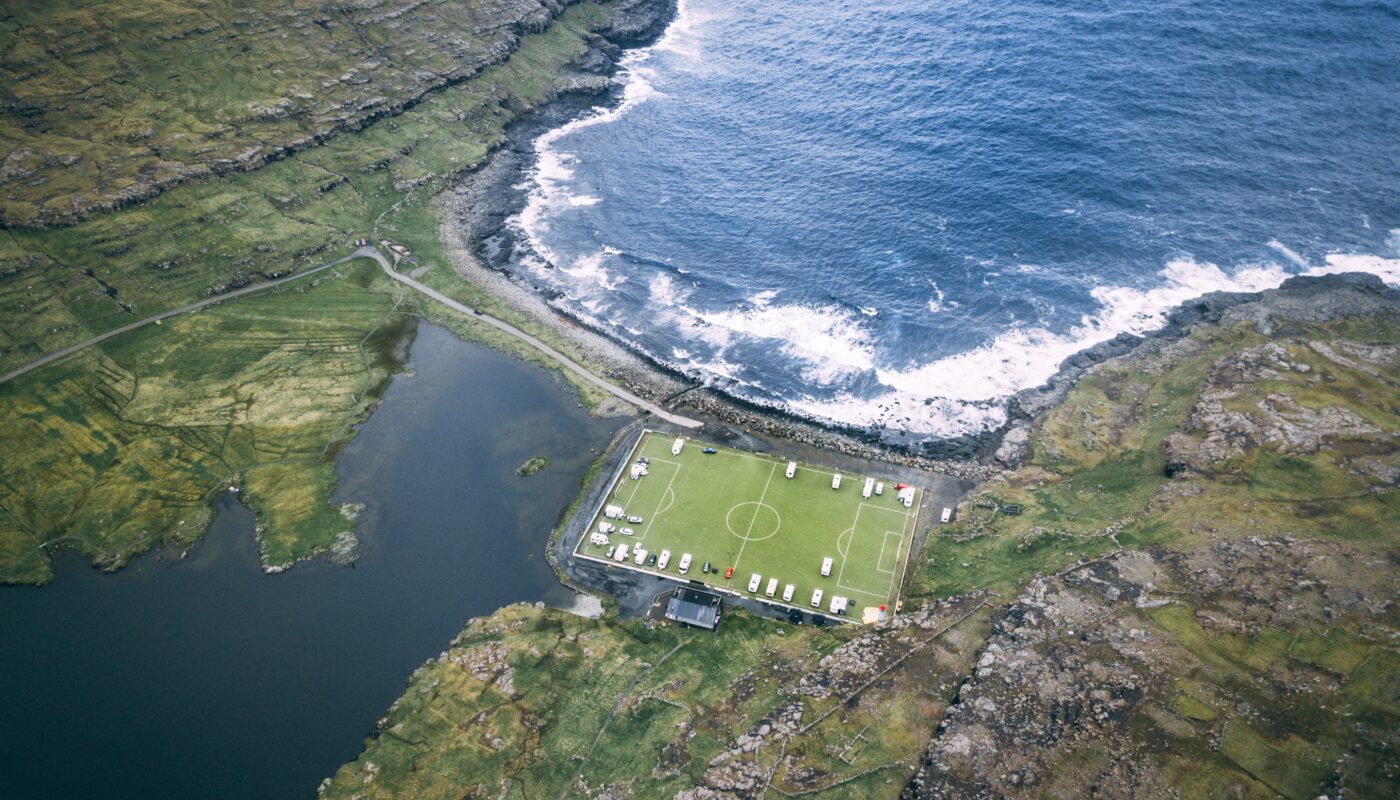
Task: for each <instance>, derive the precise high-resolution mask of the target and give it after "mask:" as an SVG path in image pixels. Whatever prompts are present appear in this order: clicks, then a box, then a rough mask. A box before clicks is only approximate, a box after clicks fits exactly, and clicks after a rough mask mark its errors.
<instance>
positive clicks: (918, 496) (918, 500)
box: [890, 489, 928, 610]
mask: <svg viewBox="0 0 1400 800" xmlns="http://www.w3.org/2000/svg"><path fill="white" fill-rule="evenodd" d="M923 507H924V490H923V489H919V490H918V491H917V492H915V493H914V511H913V513H911V514H910V515H909V517H910V518H909V519H908V520H907V521H906V522H905V525H904V530H905V535H907V536H908V537H909V546H908V547H906V548H905V549H904V566H903V567H901V568H900V570H899V578H900V582H899V593H898V594H896V595H895V596H894V597H891V598H890V609H891V610H893V609H894V607H895V606H897V605H899V596H900V595H901V594H903V593H904V573H906V572H908V571H909V559H911V558H913V557H914V534H915V533H916V532H917V531H918V529H919V510H920V509H922V508H923ZM924 546H925V547H927V546H928V545H927V544H925V545H924Z"/></svg>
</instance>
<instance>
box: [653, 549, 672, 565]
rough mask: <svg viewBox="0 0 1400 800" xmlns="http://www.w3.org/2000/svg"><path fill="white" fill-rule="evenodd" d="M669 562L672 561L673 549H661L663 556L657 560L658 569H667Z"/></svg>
mask: <svg viewBox="0 0 1400 800" xmlns="http://www.w3.org/2000/svg"><path fill="white" fill-rule="evenodd" d="M669 563H671V551H670V550H662V551H661V558H660V559H658V560H657V562H656V567H657V569H666V565H667V564H669Z"/></svg>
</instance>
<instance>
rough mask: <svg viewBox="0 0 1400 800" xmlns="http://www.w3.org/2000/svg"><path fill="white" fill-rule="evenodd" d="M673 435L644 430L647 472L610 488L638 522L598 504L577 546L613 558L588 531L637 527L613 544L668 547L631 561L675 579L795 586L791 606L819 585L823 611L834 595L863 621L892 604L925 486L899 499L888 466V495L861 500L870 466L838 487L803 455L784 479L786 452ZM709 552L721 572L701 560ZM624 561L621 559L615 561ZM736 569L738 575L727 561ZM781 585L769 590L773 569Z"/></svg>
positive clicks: (761, 592) (763, 592)
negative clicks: (653, 561)
mask: <svg viewBox="0 0 1400 800" xmlns="http://www.w3.org/2000/svg"><path fill="white" fill-rule="evenodd" d="M674 441H675V439H674V437H671V436H666V435H663V434H659V433H653V432H650V431H648V432H646V433H644V434H642V437H641V440H640V441H639V442H638V443H637V445H636V447H635V449H634V450H633V452H632V454H631V455H630V456H629V458H628V462H627V463H628V465H629V466H630V465H631V464H633V463H636V461H637V460H638V459H639V458H641V457H646V458H647V459H648V461H649V462H650V463H649V465H648V470H649V471H648V474H647V475H646V476H644V477H642V478H639V479H636V480H634V479H632V478H630V477H629V475H628V469H627V467H624V469H623V472H622V474H621V475H620V476H619V477H618V479H617V481H616V483H615V484H614V485H613V486H612V487H611V488H610V490H609V492H608V499H607V501H606V503H605V505H618V506H621V507H622V508H623V509H625V511H626V513H627V514H628V515H635V516H639V517H641V518H642V522H640V523H629V522H627V521H626V520H625V519H623V520H608V519H605V518H604V516H603V510H602V509H599V510H598V512H597V513H596V516H595V518H594V519H592V520H591V521H590V522H589V527H588V533H586V534H584V535H583V537H581V539H580V541H579V544H578V546H577V548H576V551H575V552H576V553H578V554H580V555H583V556H589V557H593V558H599V559H602V558H605V557H606V553H607V550H608V546H605V545H599V544H593V543H591V542H590V541H589V534H591V533H593V532H596V531H598V530H599V525H600V524H601V523H603V522H610V523H612V524H613V525H615V526H617V527H618V528H619V529H622V528H630V529H632V530H634V531H635V534H634V535H632V536H625V535H620V533H617V532H614V533H612V534H610V535H609V537H608V538H609V539H610V540H611V542H610V544H611V545H622V544H626V545H628V548H629V550H633V551H635V548H636V547H638V546H640V547H643V548H645V549H646V550H647V551H648V553H650V554H657V555H659V554H660V553H661V552H662V551H663V550H669V551H670V552H671V558H670V563H669V564H668V565H667V568H666V569H665V570H660V569H658V568H657V567H647V566H645V564H643V565H642V566H641V567H638V565H637V564H636V563H635V561H634V559H633V558H632V557H631V556H630V555H629V557H628V559H627V562H626V565H627V566H628V567H631V568H634V569H638V568H639V569H644V570H646V571H648V572H653V573H656V574H661V575H665V576H667V577H670V578H675V579H677V580H685V579H689V580H698V581H703V582H704V583H706V584H709V585H711V586H716V587H720V588H724V589H729V590H732V591H735V592H738V593H740V594H742V595H744V596H746V597H758V598H761V599H765V600H771V601H773V602H778V603H781V602H782V598H783V593H784V589H785V587H786V586H787V584H793V585H794V587H795V589H794V592H793V595H792V601H791V602H790V603H787V604H786V605H790V606H794V607H797V608H803V609H805V610H808V611H811V610H814V609H813V608H812V606H811V600H812V593H813V590H815V589H821V590H822V593H823V598H822V604H821V609H822V611H824V612H828V611H829V610H830V603H831V599H832V598H833V597H835V596H837V595H840V596H843V597H847V598H849V599H850V606H849V609H848V615H847V618H848V619H851V620H859V619H861V617H862V614H863V613H864V610H865V609H866V608H868V607H878V606H881V605H884V606H887V607H891V608H892V607H893V606H894V604H895V601H896V600H897V599H898V596H899V590H900V581H901V578H902V577H903V575H904V566H905V563H906V562H907V561H908V558H909V547H910V542H911V541H912V539H913V533H914V524H915V521H916V516H917V513H916V512H917V509H918V508H919V502H920V501H921V500H922V489H916V490H915V500H914V506H913V508H912V509H906V508H905V507H904V506H903V505H901V504H900V502H899V501H898V500H897V499H896V497H895V488H894V487H895V482H894V481H893V480H890V479H887V478H883V477H882V476H878V475H874V476H870V477H873V478H875V480H877V481H884V483H885V491H884V494H883V495H880V496H876V495H874V494H872V495H871V496H870V497H869V498H868V499H866V498H863V497H862V496H861V495H862V488H863V485H864V482H865V477H866V476H863V475H846V474H843V475H842V480H841V488H840V489H835V490H833V489H832V488H831V482H832V480H831V479H832V472H831V471H829V470H825V469H815V468H812V467H808V466H803V465H798V468H797V472H796V474H795V475H794V477H792V478H791V479H789V478H787V477H786V472H787V463H788V462H787V460H786V459H778V458H772V457H768V456H761V455H755V454H753V453H744V452H740V451H737V450H730V449H728V448H716V449H717V450H718V452H716V453H714V454H705V453H704V448H705V445H703V444H701V443H699V442H695V441H692V440H686V442H685V445H684V447H683V448H682V449H681V452H680V454H679V455H672V453H671V447H672V443H673V442H674ZM685 553H690V554H691V556H692V563H691V565H690V569H689V571H688V572H687V574H686V575H685V576H684V577H682V576H681V575H680V572H679V567H680V562H681V558H682V556H683V555H684V554H685ZM825 558H830V559H832V562H833V563H832V567H831V574H830V575H829V576H825V577H824V576H822V574H821V566H822V560H823V559H825ZM707 561H708V562H710V564H711V565H712V566H713V567H714V571H712V572H710V573H708V574H706V573H705V572H704V571H703V570H702V567H703V565H704V564H705V562H707ZM613 563H615V564H616V563H617V562H613ZM729 567H733V568H734V575H733V577H732V578H730V579H726V578H725V577H724V575H725V570H726V569H727V568H729ZM755 573H757V574H758V575H759V576H760V582H759V586H758V590H757V591H755V592H751V591H749V590H748V589H749V582H750V579H751V577H752V576H753V575H754V574H755ZM772 578H776V579H777V580H778V585H777V587H776V591H775V592H774V594H773V596H772V597H771V598H770V597H769V596H768V595H767V589H768V584H769V581H770V579H772Z"/></svg>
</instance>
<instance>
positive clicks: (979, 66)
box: [509, 0, 1400, 441]
mask: <svg viewBox="0 0 1400 800" xmlns="http://www.w3.org/2000/svg"><path fill="white" fill-rule="evenodd" d="M1397 43H1400V3H1397V2H1366V1H1362V0H1354V1H1349V2H1327V1H1324V0H1238V1H1237V2H1231V3H1220V2H1183V1H1182V0H1113V2H1094V1H1093V0H1090V2H1064V1H1063V0H1061V1H1051V0H1044V1H1043V2H1024V1H1022V2H1003V3H974V2H937V1H935V0H875V1H874V2H859V3H851V2H845V0H809V1H808V2H803V3H771V2H759V1H758V0H685V1H684V2H683V3H682V5H681V10H680V14H679V16H678V18H677V20H676V22H675V23H673V25H672V26H671V28H670V29H669V30H668V31H667V33H666V34H665V36H664V37H663V39H662V40H661V41H660V42H658V43H657V44H656V45H655V46H653V47H651V48H647V49H645V50H640V51H636V52H633V53H632V54H630V55H629V56H627V58H626V60H625V62H624V69H623V70H622V71H621V73H620V74H619V76H618V78H617V94H618V95H619V98H618V99H619V100H620V104H618V105H616V106H615V107H611V108H607V109H603V108H600V109H597V110H595V111H594V112H592V113H590V114H588V115H585V116H584V117H583V118H581V119H580V120H578V121H575V122H573V123H571V124H569V125H567V126H565V127H563V128H560V129H556V130H553V131H550V132H548V133H546V134H545V135H544V136H542V137H540V138H539V139H538V140H537V141H536V143H535V149H536V152H537V155H538V163H537V164H536V166H535V168H534V169H533V171H532V172H531V173H530V174H529V176H528V178H527V181H526V187H527V188H528V190H529V199H528V203H527V205H526V207H525V208H524V210H523V211H522V212H521V213H520V214H519V215H518V216H517V217H515V218H514V219H512V220H511V221H510V223H509V224H510V225H511V226H512V228H513V229H514V231H515V233H516V235H517V238H518V239H519V240H520V241H521V243H522V245H523V246H520V247H518V249H517V256H516V263H515V264H514V267H513V268H514V269H516V270H518V271H519V272H520V273H521V275H522V277H524V278H527V279H528V280H530V281H531V282H533V283H536V284H543V285H546V286H548V287H550V288H551V289H553V290H555V291H556V292H557V293H558V299H557V300H556V301H555V302H557V303H559V304H560V305H562V306H564V307H566V308H567V309H569V310H570V311H571V312H573V313H575V314H577V315H579V316H581V317H583V318H584V319H586V320H588V321H590V322H591V323H592V324H593V325H595V326H597V327H599V328H601V329H603V330H605V331H607V332H608V333H610V334H612V335H613V336H616V337H618V338H620V339H623V340H625V341H627V342H630V343H631V344H633V345H634V346H635V347H637V348H639V349H640V350H642V351H644V352H646V353H647V354H649V355H650V356H651V357H653V358H655V359H657V360H659V361H662V362H665V363H667V364H670V365H673V366H675V367H677V368H679V369H681V370H684V371H685V372H687V373H689V374H691V375H693V376H694V377H696V378H697V379H700V380H703V381H705V382H707V383H708V384H710V385H713V386H716V387H719V388H722V389H724V390H725V391H728V392H731V393H733V394H735V395H738V396H742V397H744V398H747V399H750V400H753V401H757V402H760V403H766V404H770V405H776V406H782V407H785V408H787V409H789V410H792V411H794V412H797V413H800V414H805V415H809V416H813V417H816V418H820V419H824V420H828V421H833V422H838V423H843V424H848V425H854V426H860V427H866V428H870V429H874V430H877V431H880V432H881V433H882V434H883V435H885V436H886V437H888V438H890V439H893V440H895V441H901V440H902V441H917V440H919V439H921V438H931V437H941V436H955V435H961V434H968V433H975V432H978V431H980V430H984V429H987V428H988V427H992V426H996V425H998V424H1000V423H1001V422H1002V421H1004V419H1005V400H1006V398H1007V396H1008V395H1010V394H1011V393H1013V392H1015V391H1016V390H1018V389H1021V388H1025V387H1029V386H1034V385H1037V384H1039V383H1041V382H1043V381H1044V380H1045V379H1046V378H1047V377H1049V376H1050V375H1051V374H1053V372H1054V371H1055V369H1056V366H1057V365H1058V364H1059V362H1060V361H1062V360H1063V359H1064V358H1065V357H1067V356H1069V355H1071V354H1073V353H1075V352H1077V351H1079V350H1081V349H1083V348H1084V347H1087V346H1089V345H1091V344H1094V343H1096V342H1099V341H1103V340H1105V339H1108V338H1111V337H1113V336H1114V335H1116V334H1118V333H1121V332H1124V331H1127V332H1142V331H1146V330H1150V329H1152V328H1154V327H1157V326H1159V325H1160V324H1161V320H1162V313H1163V312H1164V311H1166V310H1167V309H1169V308H1171V307H1172V306H1174V305H1176V304H1178V303H1180V302H1182V301H1184V300H1187V299H1189V298H1191V297H1195V296H1198V295H1201V294H1203V293H1205V292H1208V291H1213V290H1222V289H1225V290H1258V289H1263V288H1268V287H1271V286H1275V285H1277V284H1278V283H1280V282H1281V281H1282V280H1284V279H1285V278H1287V277H1288V276H1290V275H1295V274H1302V273H1309V274H1317V273H1326V272H1338V271H1348V270H1362V271H1369V272H1373V273H1377V274H1380V275H1382V276H1384V277H1386V279H1387V280H1389V281H1391V282H1394V283H1400V44H1397Z"/></svg>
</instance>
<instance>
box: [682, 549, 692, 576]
mask: <svg viewBox="0 0 1400 800" xmlns="http://www.w3.org/2000/svg"><path fill="white" fill-rule="evenodd" d="M680 572H681V574H682V575H684V574H686V573H687V572H690V553H684V554H682V555H681V564H680Z"/></svg>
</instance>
